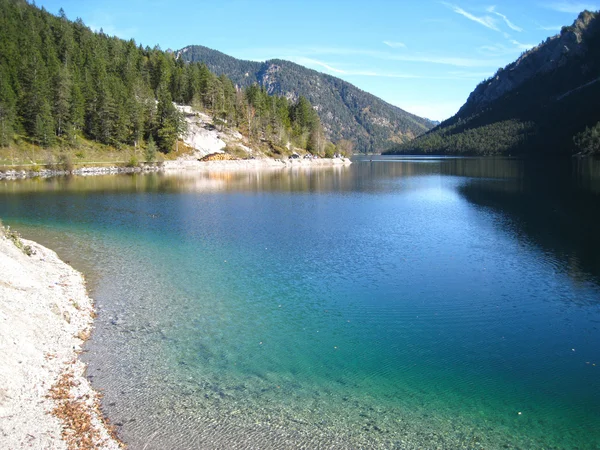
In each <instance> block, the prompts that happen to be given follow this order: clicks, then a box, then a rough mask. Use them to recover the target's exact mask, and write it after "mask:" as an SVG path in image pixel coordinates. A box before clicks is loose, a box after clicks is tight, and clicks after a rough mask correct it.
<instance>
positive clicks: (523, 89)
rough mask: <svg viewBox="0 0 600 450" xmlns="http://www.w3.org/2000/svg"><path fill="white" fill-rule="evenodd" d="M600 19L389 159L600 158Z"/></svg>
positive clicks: (570, 31) (528, 58)
mask: <svg viewBox="0 0 600 450" xmlns="http://www.w3.org/2000/svg"><path fill="white" fill-rule="evenodd" d="M599 104H600V18H599V14H598V13H591V12H588V11H585V12H583V13H581V14H580V15H579V17H578V19H577V20H576V21H575V23H574V24H573V25H572V26H568V27H563V29H562V31H561V33H560V34H559V35H557V36H554V37H551V38H548V39H547V40H546V41H545V42H544V43H542V44H540V45H539V46H537V47H535V48H534V49H532V50H530V51H528V52H526V53H524V54H523V55H522V56H521V57H520V58H519V59H518V60H517V61H515V62H514V63H512V64H510V65H508V66H507V67H505V68H504V69H500V70H498V72H497V73H496V75H494V76H493V77H492V78H490V79H488V80H485V81H484V82H482V83H481V84H480V85H479V86H477V88H476V89H475V91H473V93H472V94H471V95H470V96H469V99H468V100H467V102H466V103H465V105H464V106H463V107H462V108H461V109H460V111H459V112H458V113H457V114H456V115H455V116H454V117H452V118H451V119H448V120H447V121H445V122H443V123H442V124H441V125H439V126H438V127H436V128H435V129H433V130H431V131H430V132H428V133H427V134H425V135H423V136H421V137H420V138H418V139H416V140H415V141H412V142H410V143H407V144H404V145H400V146H396V147H395V148H393V149H392V150H391V151H390V152H389V153H395V154H400V153H433V154H471V155H480V154H483V155H491V154H513V155H515V154H543V155H567V154H573V153H578V152H580V153H583V154H590V153H600V108H598V105H599Z"/></svg>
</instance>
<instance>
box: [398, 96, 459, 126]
mask: <svg viewBox="0 0 600 450" xmlns="http://www.w3.org/2000/svg"><path fill="white" fill-rule="evenodd" d="M463 103H464V101H456V102H429V103H428V102H420V103H415V104H403V103H397V102H395V103H394V104H395V105H396V106H397V107H399V108H402V109H403V110H404V111H408V112H409V113H412V114H415V115H417V116H419V117H427V118H428V119H431V120H439V121H440V122H441V121H443V120H446V119H448V118H450V117H452V116H453V115H454V114H456V113H457V112H458V110H459V109H460V107H461V106H462V105H463Z"/></svg>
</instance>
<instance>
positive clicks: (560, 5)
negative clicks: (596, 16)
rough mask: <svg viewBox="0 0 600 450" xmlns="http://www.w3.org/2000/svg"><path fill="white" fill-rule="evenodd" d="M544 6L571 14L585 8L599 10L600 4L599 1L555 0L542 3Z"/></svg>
mask: <svg viewBox="0 0 600 450" xmlns="http://www.w3.org/2000/svg"><path fill="white" fill-rule="evenodd" d="M541 5H542V6H545V7H546V8H550V9H553V10H554V11H558V12H562V13H570V14H579V13H580V12H582V11H583V10H585V9H587V10H588V11H598V10H599V9H600V6H599V4H598V3H596V4H594V3H580V2H569V1H566V2H554V3H542V4H541Z"/></svg>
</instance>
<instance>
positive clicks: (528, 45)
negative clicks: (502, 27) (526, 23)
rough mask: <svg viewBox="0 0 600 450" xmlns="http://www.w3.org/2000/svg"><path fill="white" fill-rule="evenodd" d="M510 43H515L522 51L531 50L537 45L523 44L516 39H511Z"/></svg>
mask: <svg viewBox="0 0 600 450" xmlns="http://www.w3.org/2000/svg"><path fill="white" fill-rule="evenodd" d="M510 43H511V44H513V45H514V46H515V48H516V49H517V50H521V51H525V50H529V49H530V48H533V47H535V44H523V43H521V42H519V41H515V40H514V39H513V40H511V41H510Z"/></svg>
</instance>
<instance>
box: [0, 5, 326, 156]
mask: <svg viewBox="0 0 600 450" xmlns="http://www.w3.org/2000/svg"><path fill="white" fill-rule="evenodd" d="M173 102H177V103H182V104H191V105H194V106H196V107H197V108H199V109H202V110H204V111H207V112H209V113H210V114H212V115H213V117H214V120H215V122H216V123H217V124H218V125H219V126H224V127H237V128H239V129H240V131H242V133H243V134H245V135H246V136H248V137H249V139H250V141H251V142H253V143H256V144H257V145H263V146H265V145H266V146H270V147H271V148H273V149H275V150H282V149H283V147H284V146H286V145H287V144H288V143H289V142H291V143H292V144H293V145H295V146H298V147H302V148H307V149H309V150H310V151H313V152H315V153H322V152H324V151H325V150H326V149H328V150H329V151H331V144H328V143H327V142H326V140H325V139H324V135H323V129H322V126H321V124H320V121H319V117H318V115H317V113H316V112H315V110H314V109H313V107H312V105H311V104H310V102H309V101H308V100H307V99H305V98H303V97H299V98H297V99H295V101H293V102H290V101H288V99H286V98H285V97H282V96H270V95H268V93H267V91H266V90H265V89H263V88H260V87H259V86H258V85H249V86H247V87H246V89H244V90H238V89H236V88H235V86H234V84H233V83H232V81H231V80H230V79H229V78H227V77H226V76H224V75H221V76H216V75H215V74H214V73H212V72H211V71H210V70H209V69H208V68H207V67H206V65H204V64H201V63H192V64H188V63H185V62H184V61H183V60H182V59H177V58H176V57H175V55H173V53H172V52H164V51H161V50H160V48H159V47H155V48H149V47H142V46H141V45H139V46H138V45H137V44H136V43H135V42H134V41H133V40H130V41H125V40H122V39H118V38H116V37H110V36H107V35H106V34H104V33H103V32H100V33H94V32H92V31H91V30H90V29H89V28H88V27H86V26H85V25H84V24H83V22H82V21H81V20H77V21H75V22H72V21H70V20H68V19H67V17H66V15H65V13H64V12H63V11H62V10H61V11H60V13H59V16H54V15H52V14H50V13H48V12H47V11H45V10H44V9H39V8H37V7H35V6H34V5H31V4H29V3H27V2H26V1H25V0H0V146H14V145H18V143H22V142H30V143H32V144H35V145H39V146H41V147H53V146H60V147H61V148H64V147H67V148H75V147H77V145H78V140H79V138H82V137H84V138H86V139H91V140H94V141H97V142H101V143H103V144H108V145H111V146H114V147H117V148H118V147H119V146H121V145H132V146H136V147H137V146H140V145H144V146H145V145H146V143H147V142H155V143H156V145H157V146H158V148H159V149H160V150H161V151H163V152H165V153H166V152H169V151H171V150H172V149H173V147H174V145H175V142H176V140H177V137H178V135H179V134H180V133H181V131H182V130H183V128H184V126H185V122H184V121H183V120H182V117H181V115H180V113H179V112H178V111H177V109H176V108H175V106H174V105H173Z"/></svg>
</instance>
